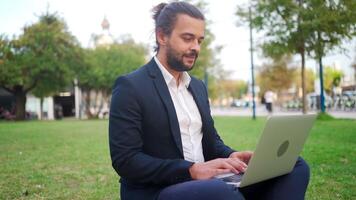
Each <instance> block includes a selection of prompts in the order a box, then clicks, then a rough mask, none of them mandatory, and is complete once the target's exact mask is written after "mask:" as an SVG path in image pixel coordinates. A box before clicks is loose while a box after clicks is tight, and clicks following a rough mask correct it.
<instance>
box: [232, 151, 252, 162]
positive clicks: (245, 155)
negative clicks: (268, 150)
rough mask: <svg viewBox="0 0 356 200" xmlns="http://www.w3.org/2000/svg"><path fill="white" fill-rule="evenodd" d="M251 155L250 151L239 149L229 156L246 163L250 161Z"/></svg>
mask: <svg viewBox="0 0 356 200" xmlns="http://www.w3.org/2000/svg"><path fill="white" fill-rule="evenodd" d="M252 155H253V152H252V151H239V152H233V153H231V154H230V156H229V158H236V159H239V160H241V161H242V162H244V163H245V164H246V165H247V164H248V163H249V162H250V159H251V157H252Z"/></svg>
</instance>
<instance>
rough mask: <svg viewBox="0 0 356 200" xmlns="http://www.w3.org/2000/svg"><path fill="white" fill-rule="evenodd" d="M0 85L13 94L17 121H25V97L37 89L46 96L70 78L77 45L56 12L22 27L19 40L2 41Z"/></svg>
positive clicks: (76, 57) (76, 55)
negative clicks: (3, 46)
mask: <svg viewBox="0 0 356 200" xmlns="http://www.w3.org/2000/svg"><path fill="white" fill-rule="evenodd" d="M2 43H3V44H4V45H5V46H6V48H2V49H1V51H3V52H2V53H0V54H1V56H2V58H1V59H2V60H3V61H2V63H1V66H0V71H1V74H2V76H1V77H0V86H1V87H3V88H5V89H6V90H7V91H9V92H10V93H12V94H14V95H15V98H16V119H17V120H23V119H25V105H26V95H27V93H28V92H30V91H32V90H33V89H35V88H37V90H36V91H37V92H36V94H39V95H40V96H45V95H47V94H49V93H51V92H53V91H56V90H58V89H59V88H61V87H62V86H65V85H67V84H68V83H69V82H70V80H72V79H73V73H72V70H71V66H72V64H73V63H75V62H76V60H77V59H78V54H77V53H76V51H75V50H76V49H78V46H79V45H78V42H77V40H76V39H75V37H74V36H72V35H71V34H70V33H69V31H68V28H67V26H66V23H65V22H64V21H63V20H62V19H60V18H59V17H58V16H57V14H56V13H48V12H47V13H45V14H42V15H41V16H39V21H38V22H36V23H34V24H32V25H29V26H25V27H24V28H23V33H22V34H21V35H20V36H19V37H18V38H13V39H12V40H4V39H3V42H2Z"/></svg>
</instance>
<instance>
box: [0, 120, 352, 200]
mask: <svg viewBox="0 0 356 200" xmlns="http://www.w3.org/2000/svg"><path fill="white" fill-rule="evenodd" d="M264 120H265V119H264V118H258V120H256V121H252V120H251V119H249V118H244V117H216V118H215V125H216V127H217V129H218V130H219V132H220V135H221V136H222V138H223V139H224V141H225V142H226V143H227V144H228V145H230V146H232V147H233V148H235V149H238V150H245V149H254V147H255V145H256V142H257V140H258V137H259V134H260V131H261V130H262V128H263V124H264ZM107 130H108V121H104V120H94V121H91V120H88V121H75V120H63V121H42V122H41V121H32V122H0V199H117V197H118V194H119V189H118V177H117V175H116V173H115V172H114V171H113V169H112V168H111V163H110V157H109V149H108V134H107ZM302 156H303V157H304V159H305V160H307V162H308V163H309V165H310V167H311V170H312V177H311V182H310V186H309V189H308V192H307V199H355V198H356V178H355V176H356V121H355V120H326V121H317V122H316V124H315V126H314V127H313V129H312V133H311V135H310V137H309V139H308V141H307V143H306V145H305V148H304V150H303V152H302Z"/></svg>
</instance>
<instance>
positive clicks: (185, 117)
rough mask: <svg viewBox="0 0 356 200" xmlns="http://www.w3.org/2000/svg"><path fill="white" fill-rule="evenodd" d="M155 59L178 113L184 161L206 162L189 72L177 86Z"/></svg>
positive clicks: (183, 75) (199, 118) (181, 78)
mask: <svg viewBox="0 0 356 200" xmlns="http://www.w3.org/2000/svg"><path fill="white" fill-rule="evenodd" d="M154 59H155V61H156V63H157V65H158V67H159V69H160V70H161V72H162V75H163V77H164V80H165V82H166V84H167V86H168V90H169V93H170V95H171V98H172V101H173V104H174V108H175V110H176V113H177V118H178V122H179V128H180V133H181V139H182V145H183V154H184V159H185V160H187V161H191V162H195V163H198V162H204V155H203V147H202V138H203V133H202V121H201V116H200V113H199V110H198V107H197V105H196V103H195V101H194V98H193V96H192V94H191V93H190V92H189V91H188V86H189V83H190V81H191V78H190V76H189V74H188V73H187V72H183V73H182V75H181V77H180V82H179V84H178V86H177V82H176V80H175V78H174V77H173V76H172V74H170V73H169V72H168V71H167V69H166V68H165V67H164V66H163V65H162V64H161V63H160V61H159V60H158V58H157V57H156V56H155V57H154Z"/></svg>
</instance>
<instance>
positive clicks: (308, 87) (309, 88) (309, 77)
mask: <svg viewBox="0 0 356 200" xmlns="http://www.w3.org/2000/svg"><path fill="white" fill-rule="evenodd" d="M301 73H302V72H301V69H297V70H295V72H294V83H295V84H296V87H297V91H299V89H300V88H302V85H301V84H302V81H301V75H300V74H301ZM315 77H316V75H315V73H314V71H313V70H312V69H310V68H306V69H305V80H304V82H305V92H306V93H307V94H308V93H311V92H314V83H315V82H314V81H315Z"/></svg>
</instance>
